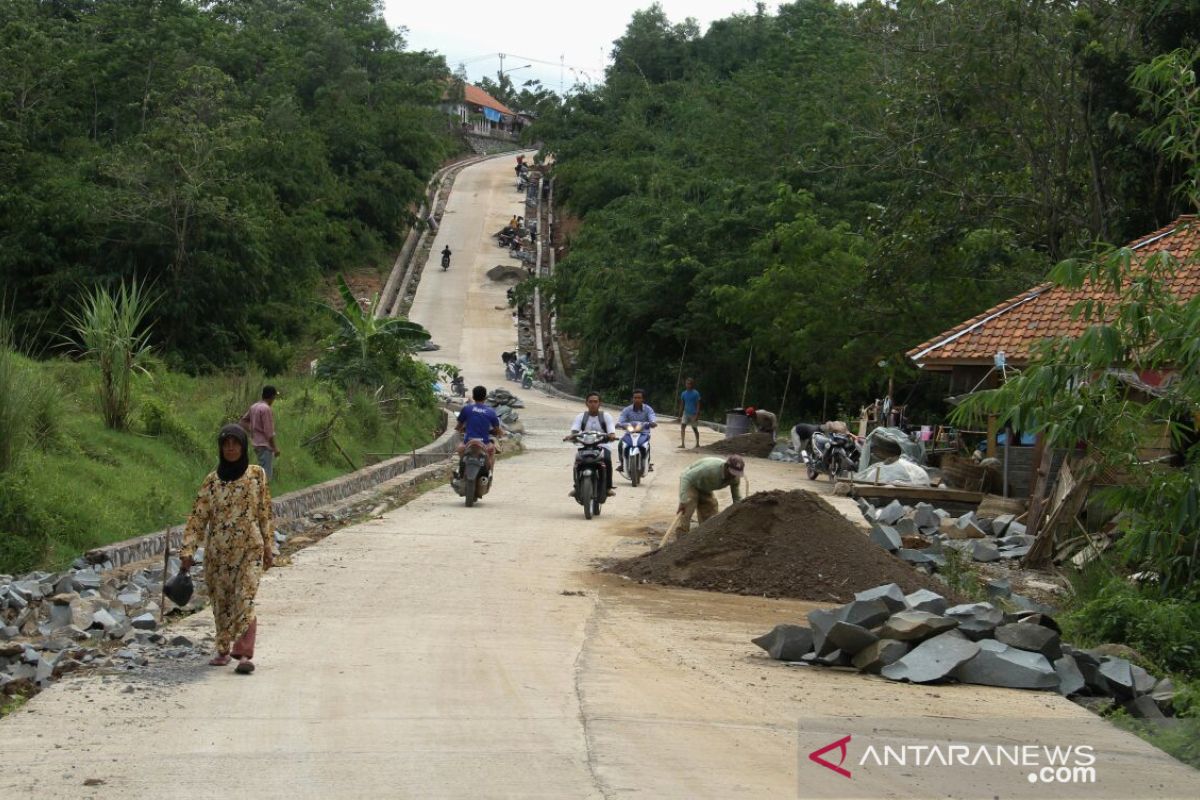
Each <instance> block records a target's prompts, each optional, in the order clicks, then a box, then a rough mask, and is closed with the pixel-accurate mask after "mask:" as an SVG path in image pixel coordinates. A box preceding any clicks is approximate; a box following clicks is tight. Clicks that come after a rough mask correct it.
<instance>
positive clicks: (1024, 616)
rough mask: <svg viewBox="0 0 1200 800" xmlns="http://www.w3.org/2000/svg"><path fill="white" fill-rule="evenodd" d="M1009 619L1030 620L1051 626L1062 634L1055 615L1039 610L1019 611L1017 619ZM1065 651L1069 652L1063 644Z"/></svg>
mask: <svg viewBox="0 0 1200 800" xmlns="http://www.w3.org/2000/svg"><path fill="white" fill-rule="evenodd" d="M1009 621H1010V622H1029V623H1032V624H1034V625H1041V626H1042V627H1043V628H1049V629H1050V630H1052V631H1055V632H1057V633H1059V634H1062V628H1061V627H1059V625H1058V622H1056V621H1055V619H1054V617H1052V616H1050V615H1049V614H1045V613H1041V612H1037V611H1018V612H1017V614H1016V619H1013V620H1009ZM1063 652H1064V653H1065V652H1067V649H1066V646H1065V645H1064V646H1063Z"/></svg>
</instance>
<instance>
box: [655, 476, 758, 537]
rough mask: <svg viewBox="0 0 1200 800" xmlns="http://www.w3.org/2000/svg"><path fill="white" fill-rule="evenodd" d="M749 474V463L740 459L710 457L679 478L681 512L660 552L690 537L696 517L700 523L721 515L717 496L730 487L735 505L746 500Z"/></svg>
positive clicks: (676, 516)
mask: <svg viewBox="0 0 1200 800" xmlns="http://www.w3.org/2000/svg"><path fill="white" fill-rule="evenodd" d="M745 474H746V461H745V459H743V458H742V457H741V456H739V455H732V456H730V457H729V458H717V457H715V456H709V457H708V458H702V459H700V460H699V461H697V462H695V463H694V464H692V465H691V466H690V467H688V468H687V469H685V470H684V471H683V474H681V475H680V476H679V508H678V509H677V510H676V513H675V521H674V522H672V523H671V527H669V528H667V532H666V534H664V535H663V538H662V541H661V542H659V544H658V546H659V548H663V547H666V546H667V545H668V544H669V543H671V542H673V541H675V539H676V537H678V536H679V535H680V534H681V533H687V531H688V529H689V528H690V527H691V525H692V515H693V514H696V515H697V518H698V519H699V521H700V523H701V524H703V522H704V521H705V520H706V519H708V518H709V517H711V516H713V515H714V514H716V513H717V508H718V506H717V498H715V497H713V492H716V491H718V490H720V489H724V488H726V487H729V493H730V494H731V495H732V496H733V502H735V503H736V502H738V501H739V500H741V499H742V491H741V485H740V484H741V480H742V477H743V476H744V475H745Z"/></svg>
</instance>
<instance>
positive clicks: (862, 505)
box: [854, 497, 875, 520]
mask: <svg viewBox="0 0 1200 800" xmlns="http://www.w3.org/2000/svg"><path fill="white" fill-rule="evenodd" d="M854 502H855V503H856V504H857V505H858V510H859V511H861V512H862V515H863V516H864V517H866V518H867V520H872V519H874V517H875V506H873V505H871V504H870V503H868V502H867V501H866V500H865V499H864V498H861V497H856V498H854Z"/></svg>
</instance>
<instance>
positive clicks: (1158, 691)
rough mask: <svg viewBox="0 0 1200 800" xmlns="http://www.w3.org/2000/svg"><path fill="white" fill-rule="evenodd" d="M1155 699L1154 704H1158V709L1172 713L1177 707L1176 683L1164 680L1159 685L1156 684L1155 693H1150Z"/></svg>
mask: <svg viewBox="0 0 1200 800" xmlns="http://www.w3.org/2000/svg"><path fill="white" fill-rule="evenodd" d="M1150 696H1151V697H1152V698H1154V702H1156V703H1158V707H1159V708H1161V709H1162V710H1163V711H1170V710H1171V709H1172V708H1174V706H1175V682H1174V681H1172V680H1171V679H1170V678H1163V679H1162V680H1161V681H1159V682H1158V683H1156V684H1154V691H1152V692H1151V693H1150Z"/></svg>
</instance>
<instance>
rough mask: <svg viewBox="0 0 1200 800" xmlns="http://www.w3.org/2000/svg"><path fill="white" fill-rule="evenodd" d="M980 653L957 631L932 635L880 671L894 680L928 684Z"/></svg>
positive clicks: (973, 644)
mask: <svg viewBox="0 0 1200 800" xmlns="http://www.w3.org/2000/svg"><path fill="white" fill-rule="evenodd" d="M978 653H979V645H978V644H977V643H975V642H972V641H971V640H970V639H968V638H967V637H965V636H963V635H962V634H961V633H959V632H958V631H947V632H946V633H943V634H940V635H938V636H934V637H933V638H932V639H929V640H927V641H925V642H922V643H921V644H919V645H917V646H916V647H915V648H913V650H911V651H910V652H908V653H906V654H905V655H904V656H902V657H901V658H899V659H897V660H896V661H895V662H893V663H891V664H889V665H887V666H886V667H884V668H883V669H882V670H880V673H879V674H880V675H882V676H883V677H885V678H888V679H889V680H893V681H911V682H913V683H930V682H932V681H937V680H942V679H943V678H945V677H947V676H948V675H950V673H952V672H953V671H954V670H955V669H957V668H958V667H959V665H961V664H963V663H965V662H967V661H970V660H971V659H972V658H974V657H975V656H976V655H978Z"/></svg>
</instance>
